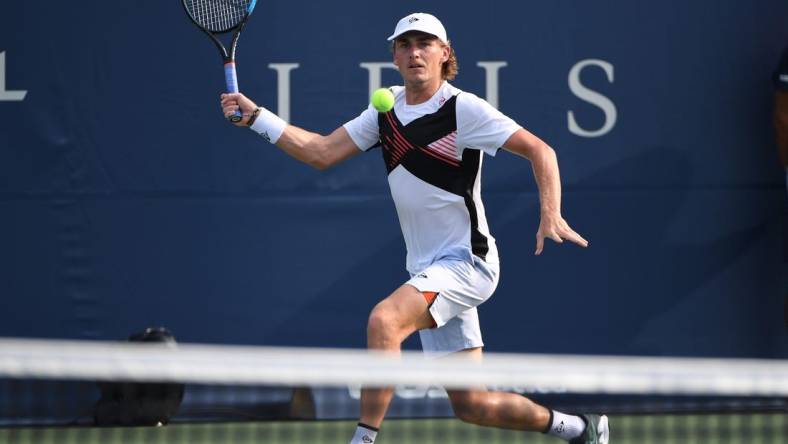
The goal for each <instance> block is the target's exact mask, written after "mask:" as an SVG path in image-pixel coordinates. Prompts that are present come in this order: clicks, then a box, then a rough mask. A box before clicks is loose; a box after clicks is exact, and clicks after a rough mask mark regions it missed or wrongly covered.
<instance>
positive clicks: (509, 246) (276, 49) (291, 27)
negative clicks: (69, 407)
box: [0, 0, 788, 357]
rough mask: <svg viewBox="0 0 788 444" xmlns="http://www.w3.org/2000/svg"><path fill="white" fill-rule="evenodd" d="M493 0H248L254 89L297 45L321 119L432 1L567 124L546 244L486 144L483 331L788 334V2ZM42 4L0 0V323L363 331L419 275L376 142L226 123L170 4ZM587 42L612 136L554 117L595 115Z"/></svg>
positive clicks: (243, 67) (508, 93)
mask: <svg viewBox="0 0 788 444" xmlns="http://www.w3.org/2000/svg"><path fill="white" fill-rule="evenodd" d="M502 4H503V5H505V6H500V5H501V4H498V5H494V4H492V3H488V4H481V5H480V4H479V3H473V4H470V3H469V4H468V5H467V6H462V5H460V4H458V3H457V2H449V1H427V2H390V3H388V4H386V3H379V2H367V1H357V0H352V1H343V2H314V3H312V2H303V1H293V2H276V3H273V4H270V3H262V4H261V5H260V6H258V10H257V11H255V14H254V15H253V17H252V19H251V22H250V24H249V26H248V28H247V29H246V31H245V33H244V35H243V36H242V39H241V42H240V45H239V55H238V59H239V81H240V85H241V89H242V90H243V91H244V92H246V93H247V94H248V95H249V96H251V97H253V98H255V99H256V100H257V101H258V102H260V103H261V104H265V105H267V106H268V107H269V108H271V109H274V110H276V109H277V107H278V106H279V105H281V104H277V77H276V72H275V71H274V70H272V69H270V68H269V67H268V64H269V63H297V64H299V67H298V68H297V69H295V70H293V71H292V72H291V76H290V82H291V89H290V120H291V122H293V123H295V124H297V125H300V126H303V127H305V128H308V129H311V130H315V131H320V132H323V133H326V132H329V131H331V130H333V129H334V128H336V127H337V126H338V125H339V124H341V123H343V122H345V121H346V120H349V119H351V118H353V117H354V116H356V115H357V114H358V113H359V112H361V110H362V109H363V108H364V107H365V106H366V103H367V93H368V88H369V83H368V73H367V71H366V70H365V69H363V68H362V67H360V66H359V64H360V63H362V62H386V61H389V60H390V55H389V53H388V49H387V43H386V41H385V38H386V37H387V36H388V35H389V34H390V32H391V30H392V29H393V27H394V24H395V23H396V20H397V19H399V18H400V17H401V16H403V15H405V14H407V13H408V12H412V11H414V10H425V11H428V12H433V13H435V14H436V15H438V16H439V17H440V18H441V19H442V20H443V22H444V24H445V25H446V27H447V29H448V32H449V37H450V38H451V39H452V41H453V45H454V47H455V49H456V51H457V53H458V56H459V61H460V75H459V77H458V79H457V81H456V82H455V84H456V85H457V86H459V87H460V88H463V89H466V90H469V91H472V92H474V93H477V94H478V95H480V96H482V97H484V96H485V94H486V89H485V88H486V83H485V71H484V70H483V69H482V68H481V67H479V66H477V62H483V61H505V62H506V63H507V65H506V66H505V67H503V68H501V69H500V71H499V72H498V94H499V107H500V109H501V110H502V111H503V112H505V113H506V114H508V115H510V116H511V117H513V118H514V119H516V120H517V121H518V122H520V123H521V124H523V125H524V126H525V127H526V128H528V129H530V130H531V131H533V132H534V133H536V134H537V135H539V136H541V137H542V138H543V139H545V140H546V141H547V142H548V143H550V144H551V145H552V146H553V147H554V148H555V149H556V151H557V153H558V155H559V160H560V164H561V172H562V181H563V184H564V196H563V207H564V215H565V217H566V218H567V219H568V220H569V221H570V223H571V224H572V225H573V226H574V228H576V229H577V230H578V231H579V232H581V233H582V234H584V235H585V236H586V237H587V238H588V239H589V240H590V242H591V247H590V248H589V249H587V250H581V249H579V248H576V247H573V246H569V245H563V246H560V247H559V246H556V245H555V244H550V245H548V246H547V250H546V252H545V253H544V254H543V255H542V256H541V257H534V256H533V254H532V252H533V250H534V233H535V232H536V229H537V226H538V203H537V194H536V189H535V186H534V183H533V179H532V175H531V172H530V165H529V164H528V162H526V161H524V160H521V159H519V158H516V157H514V156H512V155H510V154H508V153H501V154H500V155H499V156H497V157H496V158H488V159H487V161H486V164H485V170H484V176H483V177H484V198H485V203H486V206H487V214H488V218H489V221H490V225H491V229H492V230H493V233H494V234H495V235H496V237H497V239H498V244H499V248H500V254H501V259H502V280H501V284H500V286H499V288H498V291H497V292H496V294H495V296H494V297H493V298H492V299H491V301H489V302H488V303H487V304H485V305H484V306H482V308H481V310H480V316H481V319H482V326H483V330H484V333H485V339H486V342H487V344H488V349H489V350H494V351H529V352H559V353H611V354H653V355H715V356H754V357H786V356H788V339H787V338H786V329H785V321H784V319H783V310H784V307H783V304H784V297H785V296H784V295H785V276H783V275H784V273H785V271H784V270H785V269H784V268H782V267H783V260H784V257H783V251H782V248H783V242H784V236H785V227H786V223H787V222H786V214H785V191H784V189H783V187H782V183H783V180H784V178H783V176H782V171H781V169H780V167H779V165H778V162H777V159H776V150H775V147H774V142H773V135H772V128H771V109H772V98H771V97H772V96H771V86H770V81H769V78H770V73H771V71H772V69H773V67H774V66H775V64H776V62H777V58H778V55H779V52H780V50H781V48H782V47H783V45H784V44H788V26H786V23H788V20H786V19H787V18H788V3H786V2H785V1H782V0H763V1H761V2H758V5H757V6H756V5H753V4H750V3H747V2H737V1H733V0H725V1H710V0H707V1H697V2H683V1H678V0H669V1H660V2H639V1H638V2H627V1H591V2H580V1H568V0H561V1H557V0H556V1H549V2H548V1H545V2H521V3H502ZM47 7H48V8H49V11H48V13H47V15H46V16H40V15H39V14H40V6H39V5H37V4H33V3H29V2H6V3H5V4H4V5H3V6H0V53H2V54H3V56H4V58H5V63H4V67H0V68H4V71H3V70H0V75H2V74H3V72H4V74H5V77H4V78H5V89H4V90H3V89H2V88H0V97H6V99H0V216H1V217H0V335H3V336H32V337H63V338H100V339H115V338H124V337H126V336H127V335H128V334H129V333H131V332H132V331H137V330H140V329H142V328H144V327H146V326H148V325H154V324H161V325H165V326H168V327H169V328H171V329H172V330H173V331H174V332H175V334H176V336H177V337H178V339H179V340H181V341H188V342H211V343H244V344H266V345H310V346H351V347H362V346H364V343H365V341H364V331H365V320H366V315H367V313H368V312H369V310H370V309H371V307H372V306H373V305H374V304H375V303H376V302H377V301H378V300H379V299H381V298H383V297H385V296H386V295H387V294H388V293H389V292H390V291H391V290H393V289H394V288H396V286H397V285H399V283H401V282H402V281H403V280H405V279H406V278H407V275H406V273H405V271H404V257H405V254H404V244H403V242H402V239H401V234H400V232H399V227H398V224H397V221H396V215H395V212H394V207H393V204H392V203H391V201H390V198H389V195H388V189H387V184H386V179H385V168H384V166H383V163H382V161H381V159H380V158H379V156H380V154H379V152H377V151H376V152H374V153H371V154H367V155H362V156H358V157H356V158H354V159H352V160H350V161H349V162H347V163H346V164H343V165H340V166H338V167H336V168H334V169H332V170H329V171H326V172H319V171H315V170H312V169H310V168H309V167H307V166H305V165H303V164H300V163H298V162H296V161H294V160H292V159H290V158H288V157H287V156H286V155H285V154H283V153H281V152H280V151H278V150H277V149H276V148H275V147H273V146H271V145H267V144H266V143H264V142H263V141H262V139H260V138H258V137H256V136H255V135H254V134H253V133H251V132H250V131H245V130H240V129H236V128H233V127H231V126H230V125H229V124H228V123H227V122H225V121H224V120H223V119H222V117H221V114H220V111H219V106H218V95H219V94H220V92H221V91H222V87H223V86H222V85H223V80H222V70H221V65H220V64H219V63H218V57H217V54H216V51H215V49H214V48H213V47H212V45H211V43H210V42H209V41H208V39H207V38H206V37H205V36H204V35H201V34H200V33H199V32H198V31H197V30H196V29H195V28H193V26H192V25H191V23H189V21H188V20H187V19H186V17H185V15H184V13H183V11H182V10H181V7H180V2H177V1H175V0H172V1H167V2H165V1H136V2H119V3H117V4H116V3H113V2H109V3H107V2H97V1H84V2H77V3H68V4H66V3H58V2H54V3H52V4H50V5H48V6H47ZM589 59H595V60H601V61H603V62H604V63H606V64H609V65H610V66H611V67H612V69H613V71H612V80H611V79H610V77H611V76H608V75H607V74H606V73H605V71H604V70H603V69H602V68H601V67H600V66H590V67H588V68H586V69H584V70H583V71H582V72H581V73H580V77H579V81H580V82H581V83H582V84H583V85H585V87H586V88H589V89H591V90H594V91H596V92H597V93H599V94H602V95H603V96H604V97H606V98H607V99H608V100H610V101H611V102H612V103H613V104H614V106H615V109H616V116H617V118H616V121H615V125H614V126H613V127H612V129H611V130H610V131H609V132H607V133H606V134H604V135H601V136H599V137H581V136H579V135H577V134H574V133H573V132H572V131H570V129H569V124H568V120H567V113H568V112H569V111H572V112H573V113H574V116H575V118H576V119H577V123H578V125H579V126H580V127H581V128H583V129H585V130H589V131H591V130H596V129H599V128H601V127H602V126H603V125H604V124H605V122H606V119H609V117H610V116H606V115H605V114H604V112H603V111H602V109H601V108H600V107H598V106H596V105H594V104H592V103H589V102H588V101H585V100H583V99H581V98H580V97H578V95H577V94H574V93H573V92H572V90H571V89H570V87H569V84H568V76H569V73H570V71H571V70H572V67H574V66H576V65H577V64H578V63H580V62H581V61H584V60H589ZM0 60H2V59H0ZM383 73H384V74H383V83H384V84H398V83H399V79H398V75H397V73H396V72H395V71H391V70H384V72H383ZM2 78H3V77H0V79H2ZM0 86H2V83H0ZM10 91H27V94H26V95H25V96H24V99H23V100H21V101H18V100H8V97H12V96H13V94H11V95H8V93H9V92H10ZM4 93H6V95H5V96H4V95H3V94H4ZM409 346H417V343H410V344H409Z"/></svg>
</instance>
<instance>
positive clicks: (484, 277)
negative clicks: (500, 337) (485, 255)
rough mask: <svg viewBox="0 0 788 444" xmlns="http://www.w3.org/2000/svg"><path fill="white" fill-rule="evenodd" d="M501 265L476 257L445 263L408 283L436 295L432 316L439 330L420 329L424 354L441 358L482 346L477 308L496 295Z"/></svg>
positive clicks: (426, 270)
mask: <svg viewBox="0 0 788 444" xmlns="http://www.w3.org/2000/svg"><path fill="white" fill-rule="evenodd" d="M498 275H499V266H498V264H492V263H488V262H484V261H483V260H481V259H479V258H478V257H476V256H474V257H473V263H469V262H467V261H462V260H441V261H438V262H435V263H433V264H432V265H430V266H429V267H427V268H425V269H424V270H422V271H421V272H419V273H416V274H415V275H413V276H412V277H411V279H410V280H409V281H408V282H407V284H410V285H412V286H414V287H416V289H417V290H419V291H421V292H435V293H437V296H436V297H435V300H434V301H433V302H432V304H431V305H430V308H429V310H430V314H432V318H433V319H434V320H435V324H436V327H435V328H431V329H427V330H420V331H419V336H420V337H421V347H422V349H423V350H424V353H425V354H427V355H431V356H440V355H445V354H448V353H454V352H457V351H460V350H465V349H469V348H476V347H482V346H483V345H484V342H482V332H481V329H480V328H479V315H478V313H477V312H476V307H477V306H479V305H480V304H481V303H482V302H484V301H486V300H487V299H488V298H489V297H490V296H492V294H493V292H494V291H495V287H496V286H498Z"/></svg>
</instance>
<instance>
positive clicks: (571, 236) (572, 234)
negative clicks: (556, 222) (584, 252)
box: [563, 229, 588, 247]
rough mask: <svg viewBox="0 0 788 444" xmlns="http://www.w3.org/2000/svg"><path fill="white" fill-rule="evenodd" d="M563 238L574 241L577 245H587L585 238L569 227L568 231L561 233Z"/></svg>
mask: <svg viewBox="0 0 788 444" xmlns="http://www.w3.org/2000/svg"><path fill="white" fill-rule="evenodd" d="M563 238H564V239H566V240H568V241H571V242H574V243H576V244H577V245H580V246H581V247H587V246H588V241H587V240H585V239H584V238H583V236H581V235H579V234H577V232H576V231H574V230H572V229H569V230H568V231H566V233H565V234H564V235H563Z"/></svg>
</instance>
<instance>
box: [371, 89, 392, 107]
mask: <svg viewBox="0 0 788 444" xmlns="http://www.w3.org/2000/svg"><path fill="white" fill-rule="evenodd" d="M371 102H372V106H374V107H375V109H376V110H378V112H379V113H387V112H389V111H391V108H394V94H392V92H391V90H390V89H388V88H378V89H376V90H375V92H373V93H372V100H371Z"/></svg>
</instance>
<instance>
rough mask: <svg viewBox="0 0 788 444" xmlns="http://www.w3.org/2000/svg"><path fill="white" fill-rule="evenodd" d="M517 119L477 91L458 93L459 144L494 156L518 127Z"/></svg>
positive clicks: (462, 147) (460, 147)
mask: <svg viewBox="0 0 788 444" xmlns="http://www.w3.org/2000/svg"><path fill="white" fill-rule="evenodd" d="M520 128H522V127H521V126H520V125H518V124H517V122H515V121H514V120H512V119H510V118H509V117H507V116H506V115H504V114H503V113H502V112H500V111H498V110H497V109H495V108H493V106H492V105H490V104H489V103H487V102H486V101H485V100H482V99H480V98H479V97H477V96H476V95H474V94H471V93H467V92H463V93H460V94H459V95H458V96H457V147H458V148H459V149H460V150H462V149H465V148H471V149H476V150H482V151H484V152H485V153H487V154H489V155H491V156H494V155H495V154H496V153H497V152H498V149H499V148H500V147H501V146H503V144H504V143H505V142H506V141H507V140H509V137H511V136H512V134H514V132H515V131H517V130H518V129H520Z"/></svg>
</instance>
